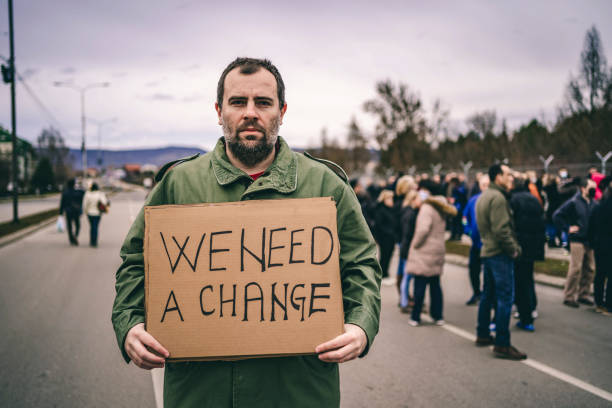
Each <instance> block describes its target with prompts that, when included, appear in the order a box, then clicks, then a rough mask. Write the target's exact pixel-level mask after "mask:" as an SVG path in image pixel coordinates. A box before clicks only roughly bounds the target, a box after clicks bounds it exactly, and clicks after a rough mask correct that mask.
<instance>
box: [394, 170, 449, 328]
mask: <svg viewBox="0 0 612 408" xmlns="http://www.w3.org/2000/svg"><path fill="white" fill-rule="evenodd" d="M419 195H420V199H421V201H422V204H421V207H420V209H419V214H418V215H417V219H416V225H415V230H414V236H413V238H412V243H411V244H410V250H409V253H408V262H407V263H406V273H409V274H411V275H413V276H414V307H413V308H412V314H411V320H410V321H409V324H410V325H411V326H418V325H419V324H420V322H421V310H422V307H423V301H424V299H425V290H426V289H427V286H428V285H429V294H430V300H431V304H430V307H429V310H430V314H431V317H432V318H433V319H434V321H435V324H437V325H440V326H441V325H443V324H444V319H443V299H442V288H441V286H440V275H442V269H443V267H444V254H445V252H446V248H445V240H444V231H445V227H446V218H447V217H454V216H456V215H457V209H456V208H455V207H454V206H452V205H450V204H449V203H448V202H447V200H446V198H445V197H444V196H443V195H441V194H440V191H439V187H438V186H437V185H436V184H435V183H432V182H430V181H428V180H423V181H421V183H420V184H419Z"/></svg>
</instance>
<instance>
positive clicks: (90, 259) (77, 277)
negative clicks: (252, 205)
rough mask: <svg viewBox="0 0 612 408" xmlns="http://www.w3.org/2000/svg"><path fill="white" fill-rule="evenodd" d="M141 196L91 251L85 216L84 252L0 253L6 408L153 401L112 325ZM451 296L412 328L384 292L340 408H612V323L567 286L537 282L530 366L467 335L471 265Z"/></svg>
mask: <svg viewBox="0 0 612 408" xmlns="http://www.w3.org/2000/svg"><path fill="white" fill-rule="evenodd" d="M143 197H144V196H143V194H142V193H122V194H118V195H116V196H115V197H114V199H113V206H112V208H111V211H110V213H109V214H108V215H105V216H104V217H103V219H102V222H101V225H100V240H99V247H98V248H96V249H93V248H89V247H88V246H87V245H85V244H86V243H87V242H86V237H87V234H88V226H87V222H86V220H85V218H83V222H84V225H83V230H82V231H81V235H80V241H81V246H79V247H70V246H69V245H68V239H67V237H66V236H65V234H59V233H57V232H55V229H54V226H50V227H47V228H44V229H42V230H40V231H39V232H37V233H35V234H32V235H30V236H28V237H26V238H24V239H22V240H20V241H18V242H16V243H13V244H10V245H8V246H6V247H4V248H1V249H0V259H1V261H0V262H1V265H2V267H1V268H0V269H1V271H2V278H3V282H2V284H1V285H0V324H1V325H2V332H1V333H2V335H0V361H2V364H0V406H2V407H4V406H6V407H154V406H155V398H154V389H153V388H154V387H153V382H152V378H151V374H150V373H149V372H147V371H142V370H140V369H138V368H135V367H134V366H133V365H132V364H130V365H126V364H125V362H124V361H123V360H122V358H121V356H120V353H119V351H118V348H117V345H116V340H115V336H114V332H113V330H112V326H111V323H110V310H111V306H112V301H113V298H114V279H115V276H114V273H115V271H116V268H117V266H118V265H119V261H120V260H119V257H118V252H119V246H120V245H121V242H122V240H123V238H124V236H125V234H126V232H127V229H128V228H129V225H130V223H131V220H132V219H133V217H134V216H135V215H136V213H137V211H138V210H139V208H140V206H141V205H142V200H143ZM443 290H444V302H445V305H444V307H445V309H444V310H445V320H446V321H447V322H448V324H447V325H446V326H445V327H437V326H432V325H427V324H425V325H423V326H421V327H417V328H413V327H410V326H408V324H407V323H408V315H404V314H401V313H400V312H399V311H398V309H397V296H396V293H395V288H394V287H392V286H383V288H382V298H383V310H382V319H381V330H380V334H379V335H378V337H377V338H376V341H375V343H374V345H373V347H372V350H371V352H370V354H369V355H368V356H367V357H366V358H364V359H360V360H357V361H353V362H350V363H347V364H344V365H342V366H341V387H342V407H346V408H349V407H447V406H453V407H491V406H499V407H514V406H517V407H523V406H541V407H553V406H554V407H577V406H588V407H590V408H592V407H606V406H607V407H609V406H612V402H610V401H609V400H606V399H605V398H602V397H600V396H597V395H596V394H597V392H598V390H599V391H602V392H603V393H604V396H605V395H609V394H605V393H606V392H607V393H610V392H612V375H610V369H611V367H612V342H611V340H612V317H606V316H601V315H598V314H595V313H593V312H592V311H590V310H588V308H580V309H578V310H574V309H569V308H566V307H564V306H562V305H561V301H562V296H561V291H560V290H558V289H553V288H548V287H538V288H537V290H538V295H539V306H538V310H539V312H540V318H539V319H538V320H536V323H535V325H536V332H535V333H525V332H518V331H517V330H516V329H513V330H512V342H513V343H514V344H515V345H516V346H517V347H518V348H519V349H520V350H523V351H525V352H527V354H528V355H529V357H530V359H529V360H527V361H528V362H532V363H533V364H532V365H528V364H525V363H520V362H511V361H503V360H497V359H495V358H493V356H492V352H491V350H488V349H480V348H476V347H475V346H474V345H473V343H472V341H471V340H470V339H469V336H472V335H473V334H474V327H475V319H476V308H475V307H467V306H465V305H464V302H465V300H466V299H467V298H468V297H469V283H468V277H467V270H466V268H462V267H458V266H453V265H447V266H446V268H445V274H444V276H443ZM537 363H540V365H538V364H537ZM534 366H535V367H537V368H534ZM542 367H544V368H542ZM538 368H539V369H538ZM548 369H552V371H551V370H548ZM542 370H544V371H542ZM547 370H548V371H547ZM554 370H557V371H554ZM551 373H552V375H551ZM555 373H556V374H555ZM559 373H561V374H564V375H566V376H570V377H569V378H566V381H562V380H560V379H558V378H557V377H559ZM554 375H556V377H555V376H554ZM561 377H563V375H561ZM580 381H582V382H584V383H586V388H587V389H589V387H588V386H589V385H590V386H592V387H594V388H591V389H590V391H585V390H584V389H583V388H585V386H584V384H583V383H580ZM577 382H578V384H579V385H580V384H582V386H583V388H579V387H578V386H576V385H575V384H576V383H577Z"/></svg>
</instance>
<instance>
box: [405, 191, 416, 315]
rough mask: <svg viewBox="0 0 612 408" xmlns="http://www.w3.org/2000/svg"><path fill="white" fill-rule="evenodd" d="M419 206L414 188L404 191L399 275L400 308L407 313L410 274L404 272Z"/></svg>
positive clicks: (408, 307)
mask: <svg viewBox="0 0 612 408" xmlns="http://www.w3.org/2000/svg"><path fill="white" fill-rule="evenodd" d="M420 206H421V199H420V196H419V193H418V192H417V190H416V188H415V189H412V190H410V191H409V192H408V193H406V196H405V197H404V202H403V204H402V212H401V216H400V225H401V237H400V263H402V264H403V266H402V268H401V270H402V273H403V274H402V276H401V277H400V308H401V310H402V312H404V313H407V312H408V311H409V310H410V298H411V296H410V291H409V289H410V280H411V278H412V275H411V274H409V273H408V272H406V261H407V260H408V253H409V250H410V245H411V243H412V238H413V236H414V230H415V227H416V218H417V214H418V211H419V207H420Z"/></svg>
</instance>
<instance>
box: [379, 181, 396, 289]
mask: <svg viewBox="0 0 612 408" xmlns="http://www.w3.org/2000/svg"><path fill="white" fill-rule="evenodd" d="M377 201H378V204H377V205H376V215H375V220H374V231H375V238H376V242H377V243H378V246H379V262H380V266H381V268H382V273H383V275H382V277H383V279H384V278H388V277H389V262H390V261H391V255H393V248H394V247H395V242H397V233H396V228H397V216H396V212H395V208H394V206H393V191H391V190H383V191H381V192H380V195H379V196H378V200H377Z"/></svg>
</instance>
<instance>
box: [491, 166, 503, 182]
mask: <svg viewBox="0 0 612 408" xmlns="http://www.w3.org/2000/svg"><path fill="white" fill-rule="evenodd" d="M498 174H504V171H503V170H502V165H501V164H499V163H495V164H494V165H492V166H491V167H489V180H490V182H491V183H495V177H497V175H498Z"/></svg>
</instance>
